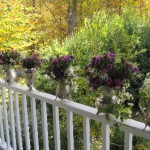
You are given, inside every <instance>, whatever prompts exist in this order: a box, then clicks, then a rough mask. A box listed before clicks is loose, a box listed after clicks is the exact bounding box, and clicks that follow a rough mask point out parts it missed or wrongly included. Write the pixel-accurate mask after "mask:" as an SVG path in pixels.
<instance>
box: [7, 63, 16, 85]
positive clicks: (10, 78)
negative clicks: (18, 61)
mask: <svg viewBox="0 0 150 150" xmlns="http://www.w3.org/2000/svg"><path fill="white" fill-rule="evenodd" d="M4 72H5V82H6V84H13V83H14V82H15V79H16V77H17V75H16V71H15V70H14V67H13V65H5V66H4Z"/></svg>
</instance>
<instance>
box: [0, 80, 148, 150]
mask: <svg viewBox="0 0 150 150" xmlns="http://www.w3.org/2000/svg"><path fill="white" fill-rule="evenodd" d="M0 87H1V97H2V98H1V101H0V102H1V103H0V150H1V149H4V150H6V149H7V150H12V149H13V150H23V149H26V150H31V149H33V148H31V144H30V140H31V139H30V132H29V131H30V130H29V116H28V107H27V97H30V101H31V118H32V130H33V143H34V150H39V136H41V135H38V124H37V113H36V102H37V101H39V100H40V102H41V114H42V120H41V122H42V134H43V135H42V136H43V145H44V150H49V149H50V147H49V137H48V120H47V106H46V104H47V103H48V104H50V105H52V107H53V125H54V139H55V150H61V140H60V122H59V109H60V108H62V109H64V110H65V111H66V115H67V139H68V141H67V142H68V150H74V132H73V131H74V129H73V127H74V125H73V114H78V115H80V116H82V117H83V145H84V150H90V119H93V120H95V121H98V122H100V123H101V124H102V139H100V140H102V149H103V150H109V149H110V127H111V126H113V124H114V123H116V122H119V121H117V120H115V119H113V118H114V117H113V116H112V117H111V118H112V119H111V120H110V121H109V122H108V121H107V120H106V119H105V116H104V114H101V115H99V116H97V115H96V113H97V109H96V108H92V107H89V106H85V105H82V104H79V103H75V102H71V101H68V100H63V101H61V100H59V99H57V100H55V99H56V97H55V96H54V95H50V94H47V93H42V92H39V91H28V90H27V88H26V87H23V86H20V85H18V84H13V85H7V84H5V83H4V81H3V80H2V79H0ZM20 95H21V98H22V104H21V105H22V112H23V125H24V127H22V126H21V123H22V122H21V120H20V119H21V118H20V108H19V106H20V104H19V100H18V97H20ZM6 97H8V106H7V103H6ZM144 127H145V124H144V123H142V122H138V121H135V120H131V119H128V120H126V121H124V122H120V128H121V130H123V131H124V133H125V137H124V144H125V146H124V147H125V148H124V149H125V150H132V139H133V136H134V135H137V136H140V137H143V138H146V139H150V127H147V128H146V129H145V130H143V129H144ZM22 128H23V130H24V131H22ZM22 133H24V138H25V145H24V148H23V140H22V139H23V135H22Z"/></svg>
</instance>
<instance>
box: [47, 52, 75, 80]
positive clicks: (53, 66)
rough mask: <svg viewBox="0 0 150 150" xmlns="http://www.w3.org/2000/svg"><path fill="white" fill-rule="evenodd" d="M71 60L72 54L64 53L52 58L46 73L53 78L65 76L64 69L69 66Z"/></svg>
mask: <svg viewBox="0 0 150 150" xmlns="http://www.w3.org/2000/svg"><path fill="white" fill-rule="evenodd" d="M72 60H73V56H71V55H65V56H61V57H58V58H54V59H52V60H51V62H50V63H49V66H48V69H47V72H46V73H47V75H49V76H51V77H53V78H54V79H55V80H61V79H63V78H65V71H66V69H67V68H68V67H69V66H70V64H71V62H72Z"/></svg>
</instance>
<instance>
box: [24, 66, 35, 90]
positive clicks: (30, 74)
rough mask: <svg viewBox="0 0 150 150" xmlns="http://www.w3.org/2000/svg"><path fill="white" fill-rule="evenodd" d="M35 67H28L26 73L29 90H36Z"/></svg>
mask: <svg viewBox="0 0 150 150" xmlns="http://www.w3.org/2000/svg"><path fill="white" fill-rule="evenodd" d="M35 72H36V71H35V69H34V68H32V69H26V70H25V75H26V85H27V86H28V88H29V91H33V90H35V88H34V74H35Z"/></svg>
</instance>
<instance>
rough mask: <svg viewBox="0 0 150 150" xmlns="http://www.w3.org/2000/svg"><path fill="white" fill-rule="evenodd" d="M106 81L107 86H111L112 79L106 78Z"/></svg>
mask: <svg viewBox="0 0 150 150" xmlns="http://www.w3.org/2000/svg"><path fill="white" fill-rule="evenodd" d="M106 83H107V85H108V86H110V87H111V86H112V79H111V78H108V79H107V81H106Z"/></svg>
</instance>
